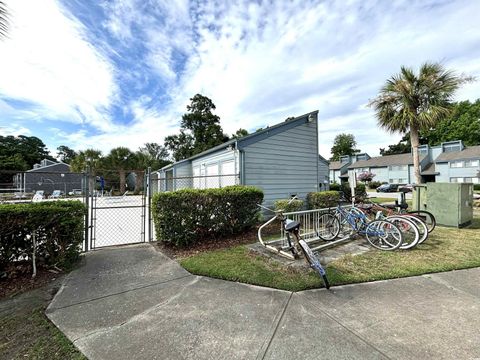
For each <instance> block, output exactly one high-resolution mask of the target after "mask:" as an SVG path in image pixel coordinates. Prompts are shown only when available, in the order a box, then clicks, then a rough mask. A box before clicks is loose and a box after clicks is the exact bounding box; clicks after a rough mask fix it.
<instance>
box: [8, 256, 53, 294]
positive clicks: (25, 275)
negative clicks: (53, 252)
mask: <svg viewBox="0 0 480 360" xmlns="http://www.w3.org/2000/svg"><path fill="white" fill-rule="evenodd" d="M60 274H61V272H60V271H57V270H54V269H46V268H44V267H41V266H39V267H37V276H36V277H35V278H34V279H32V266H31V264H30V263H18V264H15V265H14V266H13V265H12V266H10V267H9V268H7V269H6V270H5V271H4V272H0V275H1V276H2V278H0V299H1V298H5V297H10V296H13V295H16V294H18V293H22V292H25V291H28V290H32V289H36V288H39V287H42V286H44V285H46V284H48V283H50V282H51V281H53V280H55V279H56V278H58V277H59V276H60Z"/></svg>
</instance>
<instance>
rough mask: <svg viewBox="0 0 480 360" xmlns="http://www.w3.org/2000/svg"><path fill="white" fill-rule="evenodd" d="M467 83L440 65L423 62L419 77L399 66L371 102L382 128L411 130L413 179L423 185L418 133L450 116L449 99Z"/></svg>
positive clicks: (461, 77)
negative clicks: (397, 70) (396, 72)
mask: <svg viewBox="0 0 480 360" xmlns="http://www.w3.org/2000/svg"><path fill="white" fill-rule="evenodd" d="M468 80H470V78H467V77H464V76H457V75H455V74H454V73H453V72H452V71H448V70H445V69H444V67H443V66H442V65H441V64H438V63H425V64H423V65H422V66H421V67H420V71H419V73H418V74H415V72H414V70H413V69H410V68H407V67H403V66H402V67H401V70H400V73H399V74H397V75H394V76H392V77H391V78H390V79H388V80H387V82H386V84H385V85H384V86H383V88H382V89H381V90H380V94H379V95H378V96H377V97H376V98H375V99H374V100H372V101H371V102H370V106H372V107H373V108H374V110H375V114H376V117H377V121H378V124H379V126H380V127H381V128H383V129H385V130H387V131H389V132H392V133H395V132H399V133H403V134H405V133H407V132H408V131H410V142H411V144H412V153H413V167H414V171H415V180H416V182H417V183H421V182H422V178H421V176H420V161H419V155H418V146H419V145H420V131H421V130H428V129H430V128H434V127H435V126H436V125H437V124H438V123H439V122H440V121H442V120H444V119H446V118H447V117H448V116H449V115H450V114H451V105H452V97H453V95H454V94H455V92H456V90H457V89H458V88H459V87H460V85H461V84H463V83H464V82H466V81H468Z"/></svg>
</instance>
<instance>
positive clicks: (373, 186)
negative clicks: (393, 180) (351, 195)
mask: <svg viewBox="0 0 480 360" xmlns="http://www.w3.org/2000/svg"><path fill="white" fill-rule="evenodd" d="M382 184H383V183H382V182H381V181H370V182H369V183H368V188H369V189H372V190H375V189H376V188H378V187H379V186H380V185H382Z"/></svg>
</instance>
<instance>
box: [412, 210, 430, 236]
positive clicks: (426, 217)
mask: <svg viewBox="0 0 480 360" xmlns="http://www.w3.org/2000/svg"><path fill="white" fill-rule="evenodd" d="M407 214H409V215H413V216H417V217H418V218H419V219H420V220H422V221H423V222H424V223H425V224H426V225H427V228H428V232H429V233H431V232H432V231H433V230H434V229H435V226H437V220H436V219H435V216H433V214H432V213H431V212H430V211H426V210H410V211H408V212H407Z"/></svg>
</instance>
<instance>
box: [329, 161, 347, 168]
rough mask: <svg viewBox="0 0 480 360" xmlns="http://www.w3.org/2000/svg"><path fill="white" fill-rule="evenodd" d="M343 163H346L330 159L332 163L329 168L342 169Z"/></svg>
mask: <svg viewBox="0 0 480 360" xmlns="http://www.w3.org/2000/svg"><path fill="white" fill-rule="evenodd" d="M343 165H345V164H342V163H341V162H340V161H330V165H329V166H328V168H329V169H330V170H340V169H341V168H342V166H343Z"/></svg>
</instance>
